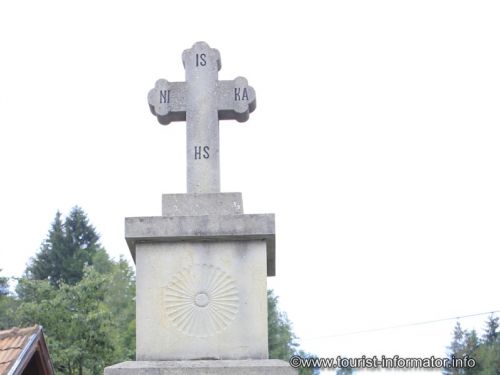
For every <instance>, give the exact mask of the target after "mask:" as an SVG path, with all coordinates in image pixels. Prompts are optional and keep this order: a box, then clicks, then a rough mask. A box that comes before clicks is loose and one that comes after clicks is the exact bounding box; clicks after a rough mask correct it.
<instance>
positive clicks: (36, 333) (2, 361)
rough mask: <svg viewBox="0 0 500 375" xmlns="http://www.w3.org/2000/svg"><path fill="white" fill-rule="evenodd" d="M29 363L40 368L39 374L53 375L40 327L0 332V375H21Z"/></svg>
mask: <svg viewBox="0 0 500 375" xmlns="http://www.w3.org/2000/svg"><path fill="white" fill-rule="evenodd" d="M31 362H33V363H35V366H36V367H38V368H40V373H43V374H48V375H52V374H53V373H54V371H53V368H52V363H51V362H50V357H49V354H48V350H47V345H46V344H45V339H44V337H43V332H42V327H41V326H39V325H34V326H33V327H28V328H17V327H15V328H11V329H8V330H5V331H0V375H7V374H9V375H14V374H21V373H22V372H23V370H24V369H25V368H26V367H27V366H28V365H29V364H30V363H31Z"/></svg>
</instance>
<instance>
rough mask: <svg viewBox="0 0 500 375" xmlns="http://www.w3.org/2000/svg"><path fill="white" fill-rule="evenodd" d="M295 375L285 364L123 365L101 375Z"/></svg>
mask: <svg viewBox="0 0 500 375" xmlns="http://www.w3.org/2000/svg"><path fill="white" fill-rule="evenodd" d="M212 374H213V375H216V374H217V375H296V374H297V370H295V369H293V368H292V367H290V365H289V364H288V363H286V362H285V361H280V360H277V359H267V360H239V361H236V360H233V361H224V360H221V361H159V362H149V361H147V362H140V361H137V362H122V363H118V364H116V365H114V366H110V367H106V368H105V369H104V375H212Z"/></svg>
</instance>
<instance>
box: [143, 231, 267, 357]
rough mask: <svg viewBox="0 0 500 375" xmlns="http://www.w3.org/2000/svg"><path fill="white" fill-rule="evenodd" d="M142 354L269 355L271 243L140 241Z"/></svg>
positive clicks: (201, 355)
mask: <svg viewBox="0 0 500 375" xmlns="http://www.w3.org/2000/svg"><path fill="white" fill-rule="evenodd" d="M136 265H137V274H136V278H137V281H136V288H137V299H136V309H137V317H136V324H137V352H136V355H137V360H179V359H181V360H188V359H245V358H251V359H265V358H267V356H268V348H267V294H266V290H267V287H266V284H267V282H266V272H267V271H266V243H265V241H264V240H252V241H224V242H199V241H196V242H192V241H185V242H170V243H169V242H158V243H155V242H148V243H138V244H137V245H136Z"/></svg>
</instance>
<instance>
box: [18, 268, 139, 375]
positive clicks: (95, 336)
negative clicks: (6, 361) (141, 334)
mask: <svg viewBox="0 0 500 375" xmlns="http://www.w3.org/2000/svg"><path fill="white" fill-rule="evenodd" d="M123 262H124V261H123V260H121V261H119V262H117V263H113V270H112V271H111V272H110V273H105V274H101V273H99V272H97V271H96V270H95V269H94V268H93V267H90V266H86V267H85V269H84V273H83V278H82V280H81V281H79V282H77V283H76V284H74V285H71V284H66V283H64V282H61V283H60V284H59V287H58V288H55V287H54V286H52V285H51V283H50V282H49V281H48V280H29V279H26V278H24V279H21V280H20V283H21V284H22V289H23V292H24V293H23V300H22V301H21V303H20V306H19V308H18V309H17V313H16V315H17V319H18V324H19V325H21V326H28V325H32V324H35V323H36V324H41V325H42V326H43V327H44V330H45V333H46V337H47V344H48V346H49V350H50V352H51V356H52V360H53V363H54V366H55V368H56V370H57V371H58V372H59V373H62V374H67V375H84V374H102V371H103V368H104V367H105V366H107V365H111V364H113V363H116V362H120V361H123V360H127V359H130V353H132V352H135V343H134V342H133V340H131V339H130V337H129V336H128V331H129V325H130V322H128V321H126V320H127V319H132V320H133V319H134V318H135V316H133V312H134V308H133V307H132V306H134V303H133V300H132V299H129V302H128V306H127V303H126V302H124V301H123V300H120V298H121V296H123V298H128V297H129V294H130V293H131V291H133V284H134V282H133V278H130V277H131V272H130V269H129V268H128V265H127V269H125V267H124V263H123ZM124 271H126V272H124ZM127 278H128V280H127V281H126V282H123V280H125V279H127ZM112 294H114V295H112ZM120 306H121V307H120ZM121 308H122V309H123V311H122V310H120V311H119V309H121ZM122 314H123V316H121V315H122ZM127 343H128V344H129V346H128V347H127V346H126V345H127ZM132 344H133V345H134V346H133V347H131V346H130V345H132Z"/></svg>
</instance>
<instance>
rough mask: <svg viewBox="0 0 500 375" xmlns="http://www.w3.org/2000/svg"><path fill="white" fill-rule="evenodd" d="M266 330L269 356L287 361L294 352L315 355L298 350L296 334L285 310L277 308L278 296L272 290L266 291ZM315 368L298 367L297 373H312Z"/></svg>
mask: <svg viewBox="0 0 500 375" xmlns="http://www.w3.org/2000/svg"><path fill="white" fill-rule="evenodd" d="M267 330H268V347H269V358H275V359H282V360H284V361H287V362H288V360H289V359H290V357H291V356H292V355H294V354H298V355H300V356H301V357H302V358H305V357H315V356H314V355H312V354H308V353H305V352H304V351H298V350H297V348H298V346H299V344H298V342H297V340H298V339H297V336H295V333H293V329H292V323H291V322H290V320H289V319H288V316H287V314H286V313H285V312H283V311H281V310H280V309H279V308H278V297H277V296H276V295H275V294H274V292H273V291H272V290H268V291H267ZM314 373H315V369H306V368H302V367H299V375H306V374H314Z"/></svg>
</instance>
